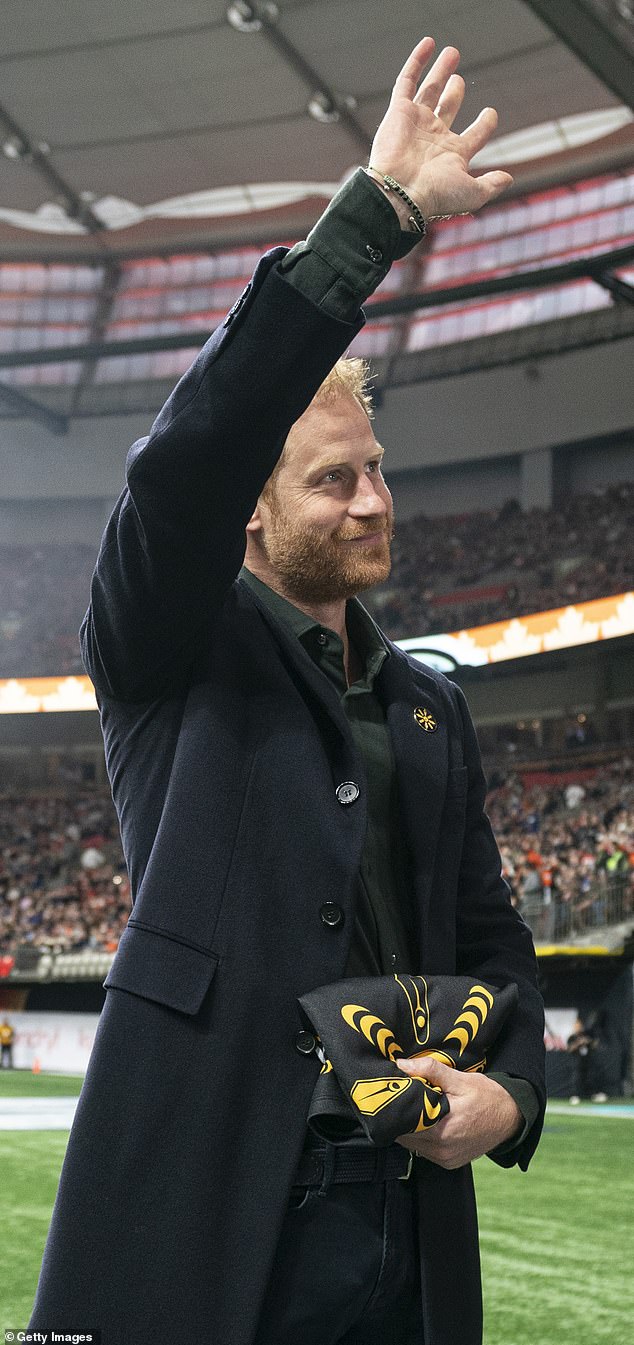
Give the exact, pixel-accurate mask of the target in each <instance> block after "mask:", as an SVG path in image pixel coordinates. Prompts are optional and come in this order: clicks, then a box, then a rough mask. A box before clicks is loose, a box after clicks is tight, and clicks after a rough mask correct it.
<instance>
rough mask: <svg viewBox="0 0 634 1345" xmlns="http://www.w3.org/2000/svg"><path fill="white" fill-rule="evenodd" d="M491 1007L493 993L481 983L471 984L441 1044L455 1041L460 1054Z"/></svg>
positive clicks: (471, 1040)
mask: <svg viewBox="0 0 634 1345" xmlns="http://www.w3.org/2000/svg"><path fill="white" fill-rule="evenodd" d="M492 1007H493V995H492V994H491V991H490V990H487V989H485V987H484V986H483V985H472V986H471V989H470V991H469V994H468V996H467V998H466V1000H465V1002H464V1004H463V1006H462V1008H461V1010H460V1013H459V1014H458V1017H457V1018H456V1020H455V1022H454V1025H453V1027H452V1028H451V1030H450V1031H449V1032H448V1033H447V1035H446V1037H445V1039H444V1042H443V1045H445V1046H448V1045H450V1044H453V1043H454V1042H455V1043H457V1045H458V1055H459V1056H461V1055H462V1054H463V1052H464V1051H465V1050H466V1048H467V1046H470V1045H471V1044H472V1042H474V1041H475V1039H476V1037H477V1035H478V1032H479V1031H480V1028H481V1027H482V1024H483V1023H484V1022H485V1019H486V1018H487V1016H488V1014H489V1010H490V1009H491V1008H492Z"/></svg>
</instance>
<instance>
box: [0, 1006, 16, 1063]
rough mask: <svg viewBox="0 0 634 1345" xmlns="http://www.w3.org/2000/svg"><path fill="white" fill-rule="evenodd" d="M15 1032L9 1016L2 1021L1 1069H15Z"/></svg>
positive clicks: (0, 1028) (0, 1038)
mask: <svg viewBox="0 0 634 1345" xmlns="http://www.w3.org/2000/svg"><path fill="white" fill-rule="evenodd" d="M14 1038H15V1032H14V1029H13V1026H12V1024H11V1023H10V1022H9V1019H8V1018H3V1020H2V1022H1V1023H0V1057H1V1058H0V1069H13V1041H14Z"/></svg>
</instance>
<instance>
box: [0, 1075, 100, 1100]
mask: <svg viewBox="0 0 634 1345" xmlns="http://www.w3.org/2000/svg"><path fill="white" fill-rule="evenodd" d="M83 1082H84V1078H83V1075H82V1074H32V1073H31V1071H30V1069H0V1099H2V1098H3V1097H79V1093H80V1090H81V1086H82V1084H83Z"/></svg>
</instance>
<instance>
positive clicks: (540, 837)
mask: <svg viewBox="0 0 634 1345" xmlns="http://www.w3.org/2000/svg"><path fill="white" fill-rule="evenodd" d="M566 778H567V777H564V779H566ZM491 785H492V789H491V791H490V794H489V799H488V805H487V807H488V812H489V816H490V818H491V822H492V824H493V829H494V831H495V834H496V837H497V841H498V845H499V847H500V853H501V855H502V863H503V871H504V874H505V877H506V879H507V882H508V883H509V885H510V888H511V893H512V899H513V903H514V905H516V906H517V907H519V909H520V911H521V912H522V914H523V915H524V916H525V918H526V920H527V923H528V924H529V925H530V926H531V928H532V929H533V932H534V934H535V936H536V937H537V938H539V939H544V938H546V939H555V940H556V939H558V938H561V937H564V936H566V935H569V934H571V935H574V934H581V933H583V932H584V930H586V929H590V928H594V927H596V926H599V925H602V924H605V923H614V922H615V921H618V920H619V918H621V919H625V918H627V917H628V916H631V915H632V914H634V762H632V761H631V760H630V759H629V758H628V757H623V758H621V759H620V760H618V761H616V762H613V763H611V764H610V765H607V766H603V767H600V768H598V769H596V770H593V771H582V772H579V773H578V775H577V777H576V778H575V779H572V780H571V779H568V780H567V783H563V784H562V783H559V784H544V783H530V775H528V776H527V777H524V778H522V776H521V775H520V774H518V773H516V774H509V775H506V776H504V775H502V774H497V775H496V774H494V775H493V776H492V777H491Z"/></svg>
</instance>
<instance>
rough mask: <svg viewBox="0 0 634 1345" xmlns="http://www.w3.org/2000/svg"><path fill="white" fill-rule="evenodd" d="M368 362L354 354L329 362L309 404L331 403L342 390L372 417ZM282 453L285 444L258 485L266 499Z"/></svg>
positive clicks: (273, 481)
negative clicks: (328, 369)
mask: <svg viewBox="0 0 634 1345" xmlns="http://www.w3.org/2000/svg"><path fill="white" fill-rule="evenodd" d="M370 378H371V374H370V366H369V364H368V362H367V360H362V359H360V358H359V357H358V355H344V356H342V358H341V359H340V360H337V363H336V364H335V365H333V368H332V369H331V370H330V373H329V374H326V377H325V379H324V381H323V383H320V385H319V387H318V389H317V391H316V393H315V396H314V397H313V401H312V403H311V405H315V404H317V405H319V403H320V402H321V403H322V405H324V406H332V404H333V402H336V401H337V399H338V398H339V397H345V396H346V394H347V395H349V396H351V397H354V399H355V402H358V404H359V406H360V407H361V410H362V411H365V414H366V416H367V417H368V420H372V419H373V417H374V405H373V402H372V393H371V391H370ZM285 456H286V444H285V445H284V448H283V449H282V452H281V454H280V457H279V458H278V461H277V462H276V464H275V467H274V468H273V471H272V472H271V475H270V477H269V479H268V481H267V482H266V483H265V485H264V486H263V487H262V498H263V499H264V500H266V501H267V502H268V501H269V500H270V499H271V497H272V495H273V492H274V487H275V480H276V478H277V476H278V474H279V472H280V470H281V468H282V465H283V463H284V459H285Z"/></svg>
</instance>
